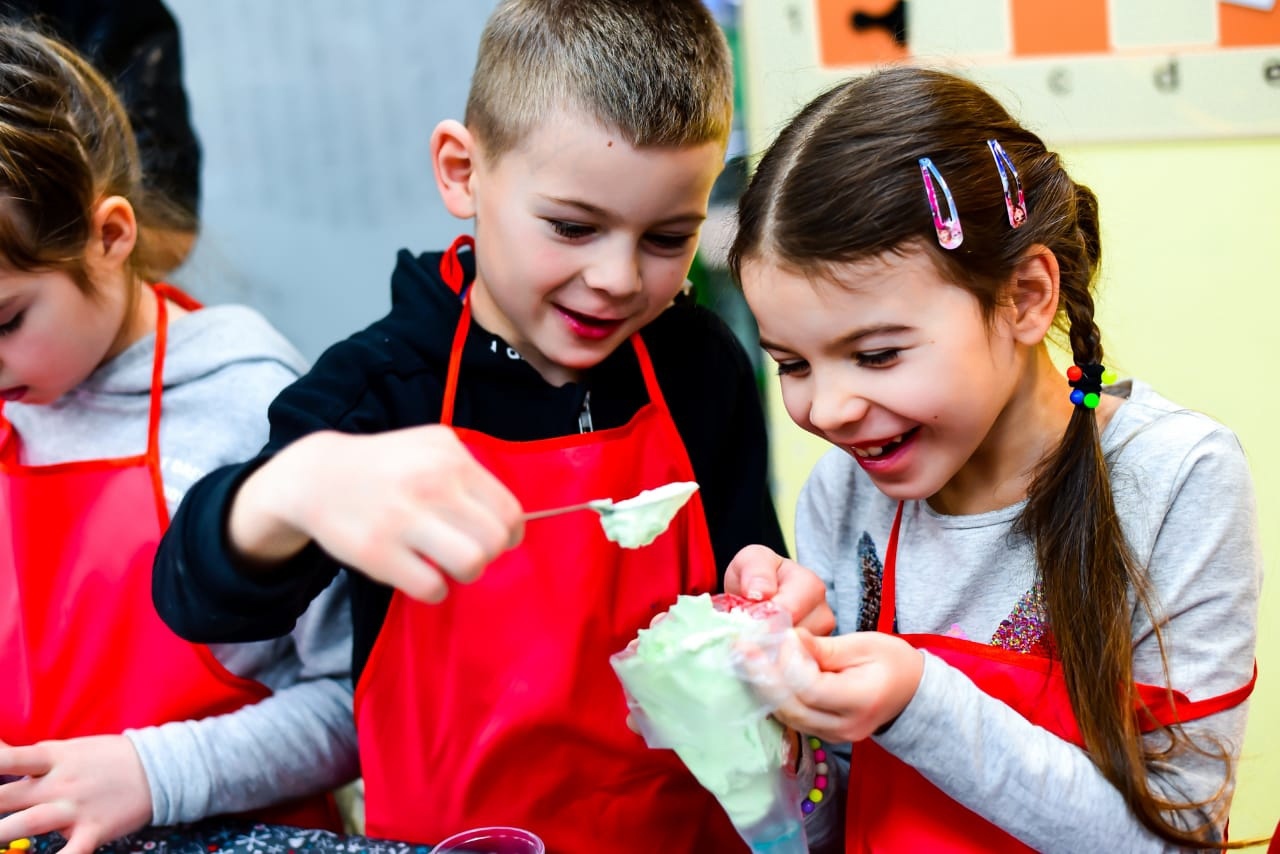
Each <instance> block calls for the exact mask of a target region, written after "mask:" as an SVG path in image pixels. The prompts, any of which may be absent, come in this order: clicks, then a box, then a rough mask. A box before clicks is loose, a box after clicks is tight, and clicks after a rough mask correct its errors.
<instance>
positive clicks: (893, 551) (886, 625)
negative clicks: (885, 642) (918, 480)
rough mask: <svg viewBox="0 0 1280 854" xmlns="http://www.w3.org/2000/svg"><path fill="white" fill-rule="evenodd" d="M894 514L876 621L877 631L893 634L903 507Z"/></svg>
mask: <svg viewBox="0 0 1280 854" xmlns="http://www.w3.org/2000/svg"><path fill="white" fill-rule="evenodd" d="M903 503H904V502H902V501H899V502H898V509H897V510H896V511H894V514H893V528H892V529H890V531H889V544H888V546H886V547H885V550H884V568H883V569H882V570H881V572H880V617H879V619H877V620H876V631H878V632H884V633H886V634H892V633H893V620H894V617H895V616H896V606H897V597H896V596H895V595H894V589H895V584H894V575H895V574H896V572H897V568H898V531H899V530H900V529H901V528H902V505H903Z"/></svg>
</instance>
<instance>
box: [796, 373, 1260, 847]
mask: <svg viewBox="0 0 1280 854" xmlns="http://www.w3.org/2000/svg"><path fill="white" fill-rule="evenodd" d="M1108 392H1109V393H1112V394H1117V395H1120V396H1122V397H1127V398H1128V399H1127V402H1126V403H1124V404H1123V405H1122V406H1121V407H1120V408H1119V410H1118V411H1117V413H1116V415H1115V416H1114V417H1113V418H1112V420H1111V422H1110V423H1109V424H1108V425H1107V428H1106V430H1105V431H1104V433H1103V436H1102V444H1103V448H1104V451H1105V452H1106V453H1107V454H1108V456H1109V459H1110V462H1111V483H1112V488H1113V490H1114V493H1115V497H1116V505H1117V509H1118V511H1119V515H1120V519H1121V522H1122V524H1123V527H1124V530H1125V533H1126V536H1127V537H1128V539H1129V542H1130V545H1131V546H1132V548H1133V551H1134V554H1135V557H1136V558H1137V560H1138V562H1139V564H1140V565H1142V566H1145V567H1147V569H1148V572H1149V574H1150V578H1151V582H1152V585H1153V589H1154V592H1155V602H1156V605H1157V607H1158V608H1159V609H1160V613H1161V614H1162V615H1163V617H1166V618H1167V619H1168V622H1167V623H1166V624H1165V625H1164V626H1163V627H1162V634H1163V638H1164V643H1165V645H1166V652H1167V654H1168V662H1169V673H1170V677H1171V679H1172V686H1173V688H1174V689H1175V690H1178V691H1181V692H1183V693H1185V694H1186V695H1187V696H1188V697H1189V698H1190V699H1191V700H1202V699H1205V698H1208V697H1213V696H1216V695H1219V694H1223V693H1226V692H1228V691H1232V690H1234V689H1236V688H1239V687H1241V686H1243V685H1245V684H1246V683H1248V682H1249V680H1250V678H1251V677H1252V674H1253V665H1254V646H1255V643H1256V638H1257V608H1258V595H1259V589H1260V585H1261V576H1262V562H1261V554H1260V549H1259V543H1258V532H1257V520H1256V513H1255V508H1254V495H1253V485H1252V480H1251V477H1250V474H1249V469H1248V465H1247V463H1246V460H1245V456H1244V452H1243V450H1242V449H1241V447H1240V444H1239V442H1238V440H1237V439H1236V437H1235V435H1234V434H1232V433H1231V432H1230V431H1229V430H1227V429H1226V428H1225V427H1223V426H1221V425H1220V424H1217V423H1216V422H1214V421H1213V420H1211V419H1210V418H1208V417H1206V416H1204V415H1201V414H1199V413H1194V412H1191V411H1189V410H1185V409H1182V408H1179V407H1177V406H1175V405H1174V404H1172V403H1170V402H1169V401H1167V400H1165V399H1164V398H1162V397H1160V396H1159V395H1157V394H1156V393H1155V392H1154V391H1152V389H1151V388H1150V387H1149V386H1147V385H1145V384H1143V383H1140V382H1131V381H1126V382H1125V383H1121V384H1119V385H1117V386H1114V387H1111V388H1109V389H1108ZM895 507H896V502H894V501H893V500H891V499H889V498H887V497H886V496H884V495H883V494H882V493H881V492H880V491H879V490H877V489H876V488H875V486H874V485H873V484H872V482H871V480H870V479H869V478H868V477H867V476H866V475H865V474H864V473H863V472H862V470H861V469H860V468H859V467H858V465H857V464H856V463H855V462H854V460H853V459H852V458H850V457H849V456H848V455H847V454H845V453H844V452H843V451H839V450H833V451H831V452H829V453H827V454H826V455H825V456H824V457H823V458H822V459H821V460H820V461H819V463H818V464H817V466H816V467H815V468H814V471H813V473H812V474H811V475H810V478H809V480H808V482H807V483H806V485H805V488H804V491H803V493H802V495H801V498H800V501H799V504H798V507H797V514H796V541H797V552H798V557H799V561H800V563H801V564H802V565H804V566H807V567H809V568H810V569H812V570H813V571H815V572H816V573H818V575H819V576H821V577H822V578H823V579H824V580H825V581H826V585H827V600H828V602H829V603H830V604H831V606H832V608H833V609H834V610H835V612H836V619H837V628H836V631H837V632H838V633H839V632H849V631H855V630H857V629H858V626H859V616H860V613H861V610H862V605H863V586H864V585H863V579H864V573H865V572H866V570H867V569H870V570H871V572H870V573H869V575H867V576H866V577H872V578H875V577H878V576H877V573H876V570H878V569H879V567H880V566H881V565H882V563H883V559H884V547H885V544H886V543H887V542H888V538H889V530H890V528H891V526H892V522H893V514H894V510H895ZM1022 509H1023V504H1021V503H1019V504H1016V505H1014V506H1012V507H1006V508H1003V509H1000V510H995V511H992V512H989V513H981V514H977V515H973V516H944V515H941V514H939V513H936V512H934V511H933V510H932V509H931V508H930V507H929V505H928V504H927V503H925V502H923V501H913V502H908V503H907V505H906V507H905V509H904V512H903V521H902V530H901V533H900V535H899V540H898V559H897V567H898V569H897V574H896V583H897V595H896V600H897V618H898V629H899V631H901V632H903V633H915V632H922V633H932V634H948V633H950V634H952V635H962V636H964V637H967V638H968V639H970V640H974V641H978V642H990V641H991V640H992V639H993V637H995V636H996V635H997V634H998V633H1000V631H1001V623H1002V622H1003V621H1006V620H1009V619H1010V617H1011V616H1015V613H1019V614H1022V615H1025V614H1026V612H1027V611H1026V607H1025V606H1026V604H1027V602H1028V601H1032V600H1033V599H1034V597H1028V596H1027V594H1028V592H1029V591H1032V589H1033V588H1034V585H1035V583H1036V579H1035V557H1034V553H1033V550H1032V546H1031V544H1030V543H1029V542H1028V541H1026V540H1025V539H1024V538H1019V537H1016V536H1014V535H1013V533H1012V530H1011V529H1012V526H1013V523H1014V521H1015V520H1016V519H1017V517H1018V515H1019V513H1021V511H1022ZM875 586H876V588H877V595H878V587H879V585H878V584H876V585H875ZM1020 604H1021V605H1022V607H1021V608H1020V607H1019V606H1020ZM1133 643H1134V677H1135V679H1136V680H1137V681H1138V682H1141V683H1148V684H1153V685H1163V684H1165V677H1164V672H1163V670H1162V665H1161V657H1160V650H1159V648H1158V646H1157V642H1156V638H1155V635H1154V633H1153V632H1152V629H1151V622H1150V620H1149V619H1148V618H1147V616H1146V614H1145V613H1144V612H1143V611H1142V609H1141V608H1138V607H1134V608H1133ZM924 655H925V668H924V676H923V678H922V679H921V681H920V686H919V688H918V689H917V691H916V694H915V696H914V698H913V699H912V700H911V702H910V703H909V704H908V705H907V707H906V709H905V710H904V711H903V713H902V716H901V717H899V718H898V719H897V721H896V722H895V723H894V724H893V726H892V727H891V728H890V729H889V730H888V731H887V732H886V733H885V734H884V735H882V736H878V737H876V741H877V742H878V743H879V744H880V745H881V746H882V747H884V748H885V749H886V750H888V751H889V752H891V753H893V754H894V755H896V756H897V757H898V758H899V759H901V760H903V761H904V762H906V763H908V764H910V765H912V766H913V767H915V768H916V769H917V770H918V771H920V772H921V773H922V774H923V775H924V776H925V777H926V778H927V779H929V780H930V781H931V782H932V783H934V784H935V785H936V786H938V787H939V788H940V789H941V790H942V791H944V792H946V793H947V794H948V795H949V796H950V797H952V798H953V799H955V800H956V801H958V802H959V803H961V804H964V805H965V806H966V807H968V808H969V809H971V810H973V811H974V812H976V813H978V814H979V815H981V816H983V817H984V818H986V819H988V820H989V821H991V822H992V823H994V824H995V825H997V826H999V827H1001V828H1003V829H1005V830H1006V831H1008V832H1009V833H1010V834H1012V835H1013V836H1015V837H1017V838H1018V839H1020V840H1022V841H1023V842H1024V843H1026V844H1027V845H1029V846H1031V847H1032V848H1035V849H1036V850H1038V851H1045V852H1077V851H1078V852H1093V851H1132V852H1145V851H1164V850H1166V849H1167V846H1166V845H1165V844H1164V843H1162V842H1161V841H1160V840H1159V839H1157V838H1156V837H1154V836H1153V835H1152V834H1150V833H1149V832H1148V831H1147V830H1146V829H1144V828H1143V827H1142V826H1141V824H1140V823H1139V822H1138V821H1137V819H1135V818H1134V816H1133V815H1132V813H1131V812H1130V810H1129V809H1128V807H1127V805H1126V804H1125V801H1124V799H1123V797H1122V796H1121V795H1120V792H1119V791H1118V790H1117V789H1116V788H1115V787H1113V786H1112V785H1111V784H1110V783H1108V782H1107V780H1106V779H1105V778H1104V777H1103V776H1102V775H1101V773H1100V772H1099V771H1098V769H1097V767H1096V766H1095V765H1094V764H1093V762H1092V761H1091V760H1090V759H1089V756H1088V755H1087V754H1086V753H1085V752H1084V751H1083V750H1081V749H1079V748H1077V747H1075V746H1074V745H1072V744H1070V743H1069V742H1067V741H1064V740H1062V739H1060V738H1058V737H1057V736H1055V735H1053V734H1051V733H1049V732H1048V731H1047V730H1044V729H1041V728H1039V727H1036V726H1033V725H1032V724H1031V723H1029V722H1028V721H1027V720H1026V719H1024V718H1022V717H1021V716H1020V715H1018V714H1017V713H1016V712H1014V711H1013V710H1012V709H1010V708H1009V707H1008V706H1006V705H1005V704H1004V703H1003V702H1001V701H999V700H996V699H994V698H993V697H990V696H988V695H986V694H984V693H983V692H981V691H980V690H978V689H977V687H976V686H975V685H974V684H973V683H972V682H971V681H970V680H969V679H968V677H966V676H965V675H964V674H963V673H961V672H960V671H958V670H956V669H954V668H953V667H951V666H950V665H948V664H946V663H945V662H943V661H942V660H941V659H940V658H937V657H935V656H932V655H929V654H928V653H925V654H924ZM1246 717H1247V704H1242V705H1239V706H1236V707H1234V708H1231V709H1228V710H1226V711H1223V712H1219V713H1217V714H1214V715H1211V716H1209V717H1205V718H1202V719H1200V720H1197V721H1193V722H1191V723H1189V724H1187V725H1186V731H1187V732H1188V733H1189V734H1190V735H1192V736H1193V737H1194V738H1195V739H1196V741H1197V742H1198V743H1204V742H1205V741H1207V740H1208V739H1216V740H1218V741H1219V742H1220V743H1221V744H1222V745H1224V746H1225V747H1226V748H1227V749H1228V750H1229V751H1230V753H1231V757H1232V760H1233V762H1234V761H1235V760H1237V759H1238V758H1239V755H1240V747H1241V742H1242V741H1243V739H1244V731H1245V720H1246ZM1151 738H1152V739H1153V741H1152V742H1151V745H1152V746H1156V745H1158V744H1159V743H1160V742H1159V740H1158V738H1157V737H1156V736H1152V737H1151ZM837 752H838V753H839V752H843V755H844V756H845V757H846V762H847V757H848V746H847V745H846V746H844V748H843V749H842V751H841V750H839V749H838V750H837ZM1233 767H1234V766H1233ZM842 776H843V775H842ZM840 782H841V783H843V780H841V781H840ZM1152 783H1153V786H1154V788H1155V791H1156V792H1157V793H1162V794H1164V795H1166V796H1168V797H1169V798H1171V799H1173V800H1175V801H1178V802H1187V801H1192V800H1200V799H1213V797H1214V795H1215V794H1216V793H1217V792H1218V787H1219V786H1220V785H1221V784H1222V783H1223V769H1222V766H1221V764H1220V763H1218V762H1214V761H1211V760H1208V759H1206V758H1205V757H1203V756H1198V755H1194V754H1193V755H1184V756H1180V757H1177V758H1175V759H1173V760H1170V761H1168V762H1166V763H1163V764H1162V765H1161V766H1160V768H1159V770H1158V772H1155V773H1153V775H1152ZM840 790H841V792H840V794H839V795H838V796H837V797H838V799H840V801H841V802H840V803H838V804H837V805H835V806H836V808H837V809H843V803H842V800H843V798H844V794H843V791H844V786H843V785H840ZM1230 796H1231V788H1230V787H1228V789H1227V790H1226V792H1225V795H1224V796H1223V798H1222V799H1220V800H1218V801H1216V802H1215V803H1216V804H1217V805H1219V806H1221V805H1222V804H1225V803H1229V801H1230ZM824 811H825V810H824ZM815 817H816V816H815ZM831 818H832V817H831V816H827V819H828V820H830V819H831ZM822 823H826V822H822ZM815 830H816V828H815Z"/></svg>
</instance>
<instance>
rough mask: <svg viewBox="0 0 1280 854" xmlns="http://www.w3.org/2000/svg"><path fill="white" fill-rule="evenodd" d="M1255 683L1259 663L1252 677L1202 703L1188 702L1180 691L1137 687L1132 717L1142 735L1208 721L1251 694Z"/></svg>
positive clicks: (1200, 701) (1155, 687)
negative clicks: (1212, 716)
mask: <svg viewBox="0 0 1280 854" xmlns="http://www.w3.org/2000/svg"><path fill="white" fill-rule="evenodd" d="M1257 682H1258V662H1257V661H1254V662H1253V677H1252V678H1251V679H1250V680H1249V681H1248V682H1246V683H1245V684H1244V685H1241V686H1240V687H1239V688H1236V689H1235V690H1234V691H1228V692H1226V693H1225V694H1218V695H1217V696H1216V697H1206V698H1205V699H1203V700H1191V699H1188V697H1187V695H1185V694H1183V693H1182V692H1181V691H1171V690H1169V689H1167V688H1161V687H1159V686H1156V685H1142V684H1139V685H1138V698H1137V703H1136V704H1135V705H1136V708H1135V709H1134V713H1135V714H1136V715H1137V718H1138V724H1139V726H1140V727H1141V728H1142V731H1143V732H1150V731H1151V730H1154V729H1156V728H1157V727H1160V726H1172V725H1173V724H1178V723H1186V722H1187V721H1194V720H1197V719H1199V718H1204V717H1208V716H1209V715H1213V714H1217V713H1218V712H1223V711H1226V710H1227V709H1231V708H1234V707H1236V706H1238V705H1240V704H1241V703H1243V702H1244V701H1245V700H1247V699H1249V695H1250V694H1252V693H1253V686H1254V685H1256V684H1257Z"/></svg>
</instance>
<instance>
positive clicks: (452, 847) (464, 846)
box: [431, 827, 547, 854]
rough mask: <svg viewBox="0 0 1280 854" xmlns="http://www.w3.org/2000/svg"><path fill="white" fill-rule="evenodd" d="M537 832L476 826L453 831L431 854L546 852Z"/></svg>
mask: <svg viewBox="0 0 1280 854" xmlns="http://www.w3.org/2000/svg"><path fill="white" fill-rule="evenodd" d="M546 852H547V846H545V845H543V844H542V840H541V839H539V838H538V836H537V834H535V833H530V832H529V831H527V830H521V829H520V828H518V827H476V828H472V829H471V830H464V831H462V832H461V833H455V834H454V835H453V836H450V837H449V838H448V839H446V840H444V841H443V842H441V843H440V844H439V845H437V846H436V847H435V848H432V849H431V854H546Z"/></svg>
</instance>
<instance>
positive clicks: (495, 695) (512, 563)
mask: <svg viewBox="0 0 1280 854" xmlns="http://www.w3.org/2000/svg"><path fill="white" fill-rule="evenodd" d="M462 242H464V243H465V242H467V241H465V240H463V241H462ZM457 245H458V244H456V243H455V245H454V249H451V250H450V252H449V253H447V254H446V256H445V259H444V261H443V262H442V264H441V270H442V273H443V274H444V276H445V281H446V282H449V283H450V285H451V286H452V287H454V289H455V290H459V289H460V288H461V287H462V284H463V283H462V274H461V268H460V266H459V265H458V263H457V259H456V256H455V255H454V252H455V251H456V247H457ZM469 322H470V308H469V302H466V301H464V304H463V311H462V318H461V320H460V321H459V324H458V328H457V332H456V333H455V336H454V340H453V347H452V352H451V355H450V361H449V373H448V379H447V382H446V387H445V393H444V400H443V409H442V414H441V419H440V420H441V423H443V424H452V423H453V409H454V401H455V397H456V394H457V390H458V371H459V367H460V362H461V354H462V348H463V342H464V341H465V339H466V333H467V328H468V326H469ZM631 343H632V346H633V347H635V351H636V357H637V359H638V361H639V363H640V370H641V372H642V373H643V375H644V382H645V386H646V388H647V390H648V395H649V403H648V404H646V405H645V406H644V407H643V408H642V409H641V410H640V411H639V412H638V413H637V414H636V415H635V417H633V418H632V419H631V421H630V422H628V423H627V424H626V425H624V426H622V427H618V428H615V429H610V430H601V431H597V432H593V433H584V434H580V435H573V436H563V437H559V438H555V439H546V440H542V441H531V442H507V441H501V440H498V439H495V438H493V437H491V436H487V435H485V434H482V433H478V432H475V431H472V430H467V429H462V428H458V429H457V433H458V435H459V437H460V438H461V439H462V440H463V441H464V442H465V443H466V445H467V447H468V448H469V449H470V450H471V452H472V453H473V454H475V456H476V457H477V458H478V459H479V460H480V461H481V462H482V463H483V464H484V465H485V466H486V467H487V468H488V469H489V470H490V471H492V472H493V473H494V474H495V475H496V476H497V477H498V478H499V479H500V480H501V481H502V482H503V483H505V484H506V485H507V486H508V488H510V489H511V490H512V491H513V492H514V493H515V495H516V497H517V498H518V499H519V500H520V503H521V504H522V505H523V506H524V507H527V508H530V509H539V508H544V507H559V506H563V505H567V504H576V503H579V502H582V501H584V500H586V499H589V498H600V497H610V498H614V499H621V498H627V497H630V496H632V495H635V494H637V493H639V492H640V491H641V490H643V489H649V488H652V487H656V486H659V485H661V484H664V483H669V482H672V481H688V480H693V468H692V466H691V465H690V463H689V458H688V455H687V454H686V452H685V449H684V445H683V443H682V442H681V440H680V437H679V435H678V433H677V432H676V427H675V424H674V423H673V422H672V420H671V415H670V413H669V412H668V410H667V406H666V403H665V401H664V400H663V397H662V392H661V390H660V389H659V388H658V383H657V380H656V378H655V377H654V373H653V367H652V365H651V363H650V361H649V357H648V355H647V353H646V350H645V347H644V345H643V343H642V342H641V340H640V336H639V335H638V334H637V335H634V336H632V338H631ZM512 417H513V418H518V417H520V413H518V412H513V413H512ZM715 586H716V567H715V560H714V557H713V555H712V551H711V541H710V537H709V535H708V532H707V524H706V518H705V515H704V513H703V510H702V503H701V500H700V499H699V496H698V495H697V494H696V493H695V494H694V496H693V498H692V500H691V501H690V502H689V504H688V505H687V507H686V509H685V511H684V512H681V513H680V514H678V515H677V516H676V518H675V521H674V522H673V523H672V525H671V527H670V528H669V529H668V530H667V532H666V533H665V534H663V535H661V536H659V537H658V539H657V540H655V541H654V542H653V544H652V545H650V546H647V547H645V548H643V549H636V550H628V549H622V548H619V547H618V546H617V545H615V544H613V543H610V542H608V541H607V540H606V539H605V536H604V533H603V531H602V530H601V527H600V522H599V517H598V516H597V515H596V514H595V513H592V512H581V513H570V514H566V515H563V516H556V517H552V518H549V519H543V520H539V521H536V522H533V523H531V524H529V525H528V526H527V527H526V529H525V536H524V541H523V542H522V543H521V545H520V546H519V547H518V548H516V549H513V550H511V551H509V552H507V553H506V554H504V555H503V556H502V557H500V558H498V560H496V561H495V562H494V563H493V564H491V565H490V566H489V567H488V568H487V569H486V570H485V572H484V574H483V575H482V576H481V577H480V579H479V580H477V581H476V582H475V583H473V584H469V585H458V584H453V583H451V584H450V588H449V596H448V598H447V599H445V601H444V602H443V603H441V604H439V605H426V604H422V603H420V602H416V601H414V600H412V599H410V598H409V597H407V596H404V595H402V594H400V593H399V592H397V593H395V594H394V595H393V597H392V600H391V605H390V607H389V608H388V611H387V615H386V619H385V621H384V622H383V625H382V630H381V632H380V633H379V635H378V639H377V642H376V643H375V645H374V648H373V651H372V653H371V654H370V657H369V662H368V664H367V666H366V667H365V670H364V673H363V675H362V677H361V679H360V684H359V686H358V688H357V689H356V724H357V727H358V729H359V734H360V758H361V765H362V769H363V774H364V781H365V803H366V826H367V832H368V833H369V834H370V835H371V836H376V837H384V838H392V839H401V840H407V841H410V842H416V843H434V842H438V841H439V840H441V839H443V838H445V837H446V836H448V835H450V834H452V833H455V832H457V831H459V830H463V829H465V828H468V827H476V826H481V825H518V826H521V827H525V828H528V829H530V830H532V831H534V832H535V833H537V834H538V835H539V836H541V837H542V838H543V840H544V841H545V842H546V844H547V850H548V851H552V852H555V854H588V852H599V851H609V852H637V854H639V852H643V854H653V852H657V851H661V852H681V851H686V852H733V851H745V850H746V848H745V845H744V844H743V843H742V841H741V839H740V838H739V837H738V835H737V833H736V832H734V830H733V828H732V826H731V825H730V824H729V821H728V819H727V818H726V816H725V814H724V811H723V810H722V809H721V808H720V807H719V805H718V804H717V803H716V801H715V799H714V798H713V797H712V796H711V795H710V794H709V793H708V792H707V791H706V790H705V789H703V788H702V787H701V786H700V785H698V783H697V782H696V781H695V780H694V778H693V777H692V775H690V774H689V772H688V771H687V770H686V769H685V767H684V766H683V764H682V763H681V762H680V760H679V759H678V758H677V757H676V756H675V754H674V753H673V752H671V751H669V750H650V749H649V748H647V747H646V746H645V744H644V742H643V741H642V740H641V738H640V737H639V736H638V735H636V734H635V733H633V732H631V731H630V730H628V729H627V727H626V724H625V717H626V714H627V707H626V703H625V701H624V699H623V693H622V688H621V685H620V684H619V682H618V679H617V677H616V675H615V674H614V672H613V670H612V668H611V667H610V665H609V656H610V655H612V654H613V653H615V652H618V651H619V650H621V649H622V648H623V647H625V646H626V645H627V643H628V642H629V641H631V640H632V639H633V638H634V637H635V636H636V632H637V631H639V630H640V629H642V628H645V627H646V626H648V624H649V621H650V619H651V618H652V617H653V616H654V615H656V614H658V613H659V612H661V611H664V610H666V609H667V608H668V607H669V606H670V605H672V604H673V603H674V601H675V598H676V595H677V594H680V593H704V592H709V591H711V590H712V589H713V588H714V587H715Z"/></svg>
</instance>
